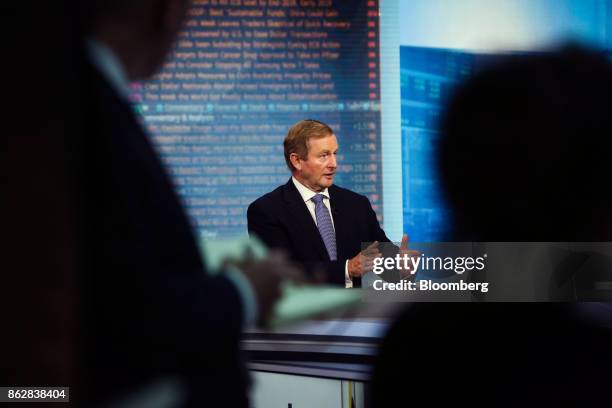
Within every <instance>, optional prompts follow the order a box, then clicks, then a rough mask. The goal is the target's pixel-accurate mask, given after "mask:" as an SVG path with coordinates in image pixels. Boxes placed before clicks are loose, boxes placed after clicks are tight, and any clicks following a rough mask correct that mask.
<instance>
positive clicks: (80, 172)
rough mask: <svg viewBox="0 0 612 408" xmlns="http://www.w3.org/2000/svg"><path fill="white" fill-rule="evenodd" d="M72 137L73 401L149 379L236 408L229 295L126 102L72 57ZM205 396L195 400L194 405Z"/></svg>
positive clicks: (241, 374)
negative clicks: (76, 67)
mask: <svg viewBox="0 0 612 408" xmlns="http://www.w3.org/2000/svg"><path fill="white" fill-rule="evenodd" d="M82 63H83V67H82V70H81V73H82V75H83V76H82V78H81V84H82V85H81V92H82V98H83V100H82V102H83V103H82V111H81V112H80V115H81V117H80V119H82V124H83V129H82V132H76V133H77V137H76V138H75V140H74V144H73V148H74V153H75V154H74V157H75V160H74V163H72V166H73V171H74V174H75V176H76V177H75V180H74V182H75V191H76V197H77V199H76V209H77V215H78V220H79V225H80V229H79V237H80V240H79V242H80V248H78V253H79V255H80V258H81V259H80V262H81V264H80V271H81V279H82V289H83V290H82V340H83V343H82V345H83V347H82V350H81V351H82V358H81V363H82V370H81V371H82V379H83V386H84V388H83V403H84V404H85V405H87V404H91V403H92V402H95V401H105V400H108V399H109V398H113V397H115V396H121V395H123V396H125V393H129V392H134V391H137V390H138V387H140V386H142V385H146V384H149V383H151V382H154V381H156V380H157V379H159V378H167V377H175V378H178V379H179V380H180V381H182V382H183V384H184V385H186V386H187V388H186V391H187V396H188V398H189V401H188V402H189V403H190V404H194V405H199V406H204V405H205V406H245V405H246V401H247V400H246V371H245V370H244V365H243V364H242V361H241V357H240V352H239V339H240V334H241V325H242V319H243V316H242V309H241V300H240V297H239V294H238V292H237V290H236V288H235V287H234V286H233V285H232V284H231V282H229V281H228V280H227V279H225V278H221V277H219V278H212V277H210V276H208V275H207V273H206V270H205V268H204V265H203V263H202V260H201V258H200V254H199V251H198V248H197V245H196V242H195V239H194V236H193V234H192V230H191V227H190V225H189V222H188V220H187V217H186V215H185V213H184V211H183V208H182V207H181V205H180V203H179V199H178V198H177V195H176V194H175V192H174V188H173V186H172V184H171V182H170V180H169V178H168V177H167V175H166V172H165V171H164V168H163V166H162V164H161V163H160V161H159V159H158V157H157V155H156V153H155V152H154V150H153V149H152V146H151V144H150V142H149V140H148V138H147V136H146V135H145V133H144V132H143V130H142V129H141V127H140V125H139V123H138V122H137V120H136V117H135V115H134V113H133V111H132V108H131V107H130V106H129V105H128V104H127V103H126V102H125V101H124V100H123V99H122V98H120V97H119V96H118V95H117V94H116V93H115V92H114V90H113V89H112V88H111V87H110V86H109V84H108V83H107V82H106V80H105V79H104V78H103V77H102V76H101V75H100V74H99V73H98V72H97V71H96V70H95V69H94V68H93V67H92V66H91V65H89V64H88V62H87V60H86V59H83V62H82ZM204 402H206V404H209V405H206V404H204Z"/></svg>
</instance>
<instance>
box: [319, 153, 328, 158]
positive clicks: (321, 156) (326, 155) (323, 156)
mask: <svg viewBox="0 0 612 408" xmlns="http://www.w3.org/2000/svg"><path fill="white" fill-rule="evenodd" d="M328 156H329V154H328V153H323V154H322V155H320V156H319V157H320V158H322V159H327V157H328Z"/></svg>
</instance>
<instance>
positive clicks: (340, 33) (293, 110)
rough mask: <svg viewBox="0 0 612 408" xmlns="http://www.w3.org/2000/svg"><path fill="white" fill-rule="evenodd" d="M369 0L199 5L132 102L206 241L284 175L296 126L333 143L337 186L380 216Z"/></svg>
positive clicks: (239, 0)
mask: <svg viewBox="0 0 612 408" xmlns="http://www.w3.org/2000/svg"><path fill="white" fill-rule="evenodd" d="M378 26H379V13H378V1H372V0H367V1H366V0H363V1H342V0H318V1H304V0H301V1H292V0H283V1H280V0H257V1H254V0H253V1H249V0H227V1H222V0H199V1H194V5H193V7H192V8H191V10H190V11H189V20H188V21H187V25H186V28H185V29H184V31H182V32H181V33H180V37H179V42H178V44H177V47H176V49H175V50H174V52H173V54H172V56H171V58H170V60H169V61H168V62H167V63H166V64H165V66H164V69H163V71H162V72H161V73H160V74H158V75H157V76H156V77H155V78H154V80H152V81H149V82H146V83H139V84H135V85H134V86H133V88H132V93H131V98H132V100H133V101H134V102H135V103H136V109H137V111H138V112H139V113H140V115H141V117H142V121H143V123H144V125H145V126H146V127H147V128H148V130H149V131H150V133H151V134H152V135H153V140H154V144H155V145H156V146H157V148H158V150H159V152H160V154H161V155H162V158H163V160H164V162H165V163H166V164H167V165H168V167H169V169H170V171H171V173H172V176H173V180H174V183H175V185H176V187H177V190H178V191H179V194H180V196H181V197H182V199H183V201H184V203H185V205H186V207H187V210H188V212H189V214H190V215H191V217H192V220H193V223H194V226H195V227H196V229H197V230H198V232H199V233H200V234H201V235H202V236H204V237H209V238H210V237H229V236H235V235H240V234H244V233H245V232H246V208H247V206H248V204H249V203H251V202H252V201H253V200H255V199H256V198H257V197H259V196H261V195H262V194H264V193H266V192H269V191H271V190H273V189H274V188H276V187H278V186H279V185H280V184H284V183H285V182H287V180H288V179H289V171H288V169H287V168H286V165H285V162H284V157H283V150H282V141H283V138H284V136H285V135H286V132H287V129H288V127H289V126H290V125H291V124H293V123H295V122H296V121H298V120H300V119H306V118H312V119H318V120H321V121H323V122H326V123H327V124H329V125H330V126H331V127H332V128H333V129H334V131H335V132H336V135H337V136H338V140H339V144H340V151H339V156H338V159H339V163H340V166H339V172H338V175H337V178H336V181H335V182H336V184H338V185H340V186H343V187H346V188H349V189H351V190H353V191H356V192H359V193H362V194H365V195H367V196H368V197H369V199H370V201H371V202H372V205H373V207H374V209H375V211H377V213H378V214H382V170H381V147H380V146H381V119H380V81H379V77H380V67H379V55H378V54H379V41H378V36H379V27H378Z"/></svg>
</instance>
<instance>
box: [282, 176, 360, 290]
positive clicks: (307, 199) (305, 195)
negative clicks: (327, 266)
mask: <svg viewBox="0 0 612 408" xmlns="http://www.w3.org/2000/svg"><path fill="white" fill-rule="evenodd" d="M291 180H292V181H293V184H294V185H295V188H297V191H298V193H300V195H301V196H302V200H304V203H306V208H308V212H310V215H311V216H312V220H313V221H314V223H315V225H317V216H316V215H315V203H314V201H312V197H314V196H316V195H317V194H321V195H323V197H324V198H323V205H324V206H325V208H327V211H329V217H330V218H331V220H332V226H333V227H334V231H335V229H336V226H335V224H334V215H333V214H332V212H331V203H330V200H331V199H330V197H329V192H328V191H327V188H326V189H325V190H323V191H321V192H320V193H315V192H314V191H312V190H311V189H309V188H308V187H306V186H305V185H303V184H302V183H300V182H299V181H297V179H296V178H295V177H291ZM344 286H345V287H347V288H352V287H353V280H352V279H351V278H350V276H349V273H348V260H347V261H346V262H345V263H344Z"/></svg>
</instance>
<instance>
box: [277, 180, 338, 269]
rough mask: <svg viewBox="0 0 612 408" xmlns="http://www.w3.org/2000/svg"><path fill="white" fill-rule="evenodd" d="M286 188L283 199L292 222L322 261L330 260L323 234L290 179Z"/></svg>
mask: <svg viewBox="0 0 612 408" xmlns="http://www.w3.org/2000/svg"><path fill="white" fill-rule="evenodd" d="M284 187H285V188H284V190H283V198H284V200H285V204H286V205H287V209H288V211H289V214H290V215H291V221H292V222H295V223H296V224H297V225H298V227H299V229H300V231H301V232H302V233H303V236H304V240H305V241H306V242H307V243H308V244H310V245H312V247H313V249H314V250H315V251H316V252H317V253H318V254H319V257H320V258H321V259H322V260H329V254H328V253H327V249H325V244H324V243H323V239H322V238H321V234H320V233H319V230H318V229H317V226H316V225H315V222H314V220H313V219H312V215H310V212H309V211H308V208H307V207H306V203H304V201H303V200H302V196H301V195H300V193H299V192H298V191H297V188H295V185H294V184H293V181H292V180H291V179H289V182H288V183H287V184H285V186H284Z"/></svg>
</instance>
